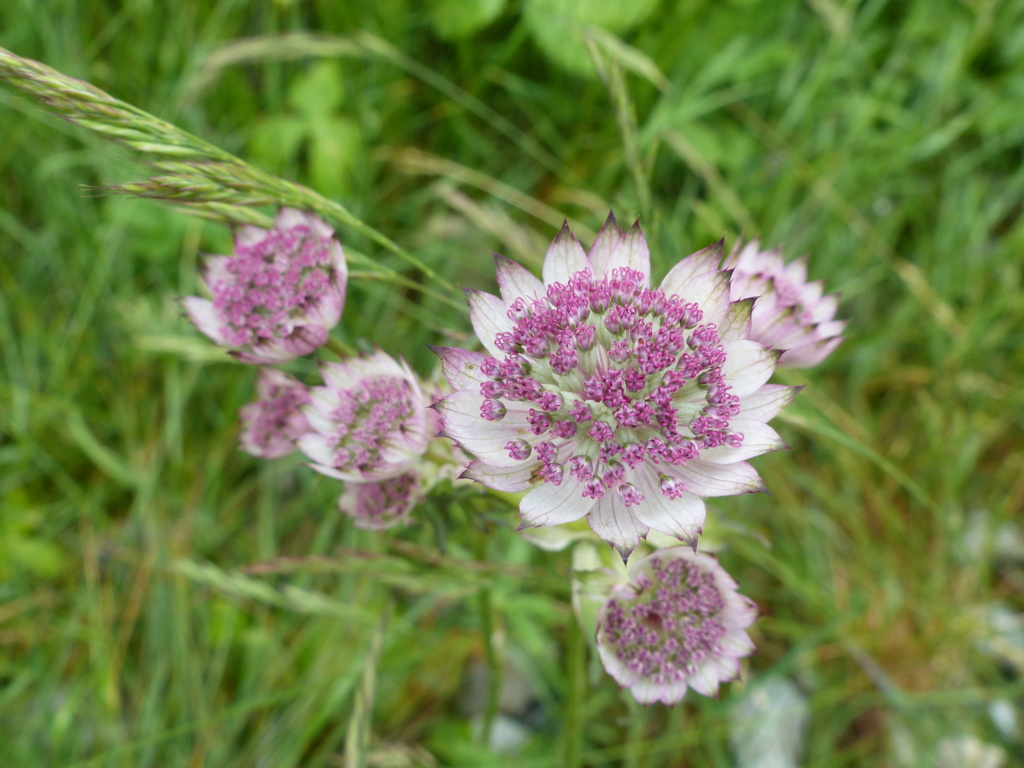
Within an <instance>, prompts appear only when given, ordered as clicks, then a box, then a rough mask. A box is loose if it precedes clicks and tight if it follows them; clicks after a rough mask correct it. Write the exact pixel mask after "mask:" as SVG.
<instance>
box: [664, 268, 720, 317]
mask: <svg viewBox="0 0 1024 768" xmlns="http://www.w3.org/2000/svg"><path fill="white" fill-rule="evenodd" d="M729 277H730V274H729V273H728V272H723V271H720V270H715V271H713V272H704V273H703V274H700V275H696V276H694V277H692V278H690V280H689V281H687V283H686V285H685V286H684V287H683V290H682V291H681V292H679V296H680V297H681V298H682V299H683V301H695V302H697V304H698V305H699V306H700V308H701V311H702V312H703V313H704V318H703V320H702V322H704V323H717V324H718V325H721V324H722V323H723V322H724V321H725V318H726V316H727V313H728V311H729V303H730V299H729ZM666 293H667V291H666Z"/></svg>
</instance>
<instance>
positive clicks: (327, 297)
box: [182, 208, 348, 365]
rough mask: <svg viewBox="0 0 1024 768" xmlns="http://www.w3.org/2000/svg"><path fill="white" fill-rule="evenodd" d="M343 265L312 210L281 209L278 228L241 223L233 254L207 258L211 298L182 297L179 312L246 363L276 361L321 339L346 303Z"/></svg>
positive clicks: (305, 350)
mask: <svg viewBox="0 0 1024 768" xmlns="http://www.w3.org/2000/svg"><path fill="white" fill-rule="evenodd" d="M347 279H348V267H347V266H346V264H345V255H344V254H343V253H342V250H341V245H339V243H338V241H337V240H336V239H335V238H334V231H333V230H332V229H331V228H330V227H329V226H328V225H327V224H326V223H325V222H324V221H322V220H321V219H320V218H318V217H317V216H314V215H313V214H311V213H305V212H303V211H297V210H294V209H292V208H283V209H281V211H280V212H279V213H278V214H277V221H276V226H275V227H274V228H273V229H270V230H266V229H260V228H259V227H252V226H245V227H242V228H240V229H239V230H238V232H237V234H236V235H235V252H234V254H233V255H231V256H213V257H211V258H209V259H208V260H207V261H206V264H205V265H204V274H203V282H204V283H205V284H206V287H207V289H208V290H209V291H210V294H211V295H212V297H213V298H212V301H211V300H209V299H201V298H199V297H198V296H188V297H186V298H185V299H183V300H182V304H183V306H184V308H185V313H186V314H187V315H188V317H189V319H190V320H191V321H192V322H193V323H194V324H195V326H196V327H197V328H198V329H199V330H200V331H202V332H203V333H204V334H206V335H207V336H209V337H210V338H211V339H212V340H213V341H214V342H215V343H217V344H219V345H220V346H223V347H227V348H228V349H229V350H230V352H231V354H232V355H233V356H234V357H235V358H237V359H238V360H241V361H242V362H244V363H253V364H257V365H262V364H274V363H282V362H285V361H286V360H292V359H293V358H296V357H301V356H302V355H307V354H309V353H310V352H312V351H313V350H315V349H317V348H318V347H320V346H322V345H323V344H324V342H326V341H327V336H328V333H329V331H330V330H331V328H333V327H334V326H335V325H337V324H338V320H340V319H341V311H342V308H343V307H344V305H345V286H346V282H347Z"/></svg>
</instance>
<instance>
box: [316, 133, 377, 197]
mask: <svg viewBox="0 0 1024 768" xmlns="http://www.w3.org/2000/svg"><path fill="white" fill-rule="evenodd" d="M364 156H365V145H364V143H363V134H362V131H360V129H359V126H358V125H357V124H356V123H355V121H353V120H349V119H348V118H346V117H339V118H335V119H332V120H319V121H317V122H316V123H314V124H313V125H312V126H310V145H309V177H310V179H312V181H313V186H314V187H316V189H317V190H318V191H320V192H321V193H323V194H325V195H327V196H328V197H342V198H343V197H346V196H347V195H348V194H349V193H351V192H352V189H353V184H352V177H353V175H354V174H355V172H356V169H357V167H358V164H359V163H360V161H361V159H362V158H363V157H364Z"/></svg>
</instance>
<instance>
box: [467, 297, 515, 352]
mask: <svg viewBox="0 0 1024 768" xmlns="http://www.w3.org/2000/svg"><path fill="white" fill-rule="evenodd" d="M462 290H463V292H464V293H465V294H466V303H468V304H469V321H470V322H471V323H472V324H473V330H474V331H475V332H476V336H477V338H478V339H480V343H481V344H483V345H484V347H485V348H486V349H487V351H488V352H490V353H491V354H492V355H494V356H495V357H497V358H499V359H504V357H505V353H504V352H502V351H501V350H500V349H498V348H497V347H496V346H495V344H494V340H495V338H497V336H498V334H499V333H507V332H509V331H511V330H512V329H513V328H514V327H515V326H514V325H513V323H512V321H511V320H509V319H508V315H507V314H506V313H505V312H506V310H505V302H503V301H502V300H501V299H499V298H498V297H497V296H492V295H491V294H489V293H484V292H483V291H476V290H473V289H472V288H463V289H462Z"/></svg>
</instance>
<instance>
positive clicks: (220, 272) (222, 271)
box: [203, 256, 233, 293]
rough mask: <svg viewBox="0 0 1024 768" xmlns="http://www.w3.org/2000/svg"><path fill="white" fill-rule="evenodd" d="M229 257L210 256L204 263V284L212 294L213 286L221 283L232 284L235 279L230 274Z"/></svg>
mask: <svg viewBox="0 0 1024 768" xmlns="http://www.w3.org/2000/svg"><path fill="white" fill-rule="evenodd" d="M230 261H231V258H230V257H228V256H210V257H209V258H207V259H206V261H204V262H203V284H204V285H205V286H206V287H207V289H208V290H209V291H210V292H211V293H212V292H213V286H214V285H216V284H217V283H220V282H230V281H231V280H232V279H233V278H232V276H231V273H230V272H228V263H229V262H230Z"/></svg>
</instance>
